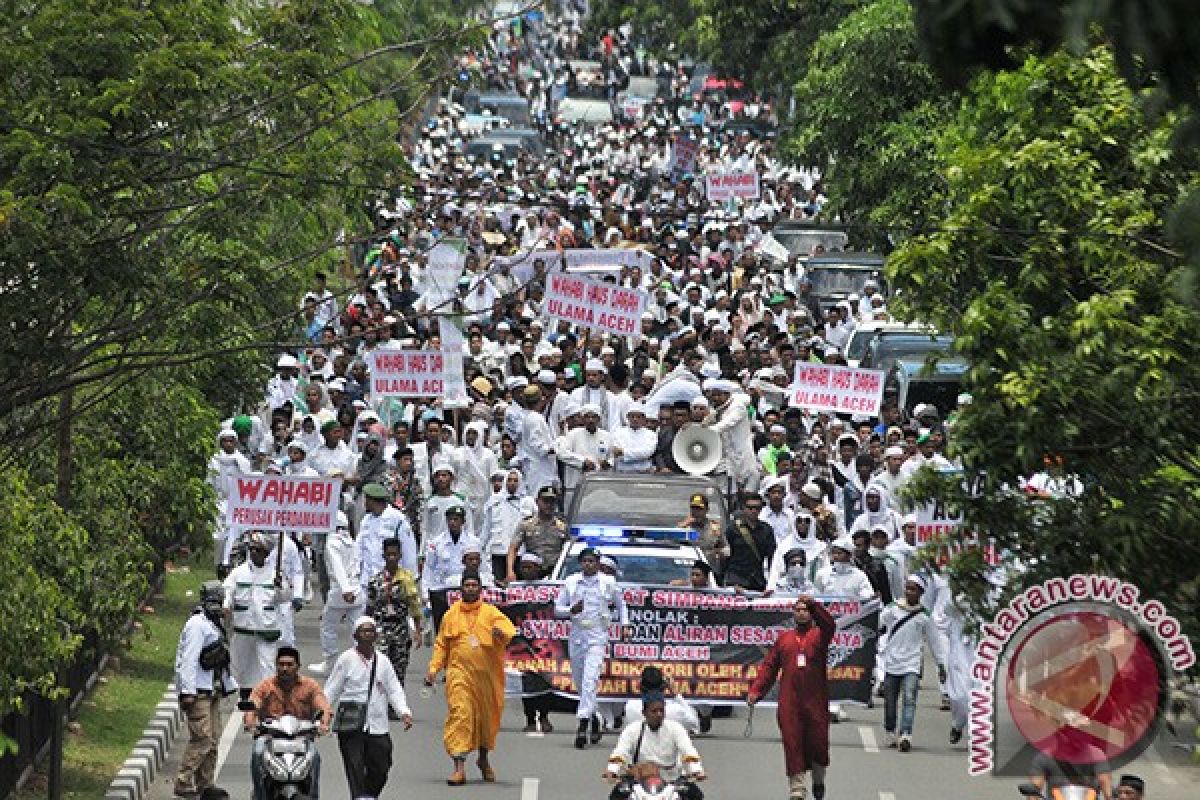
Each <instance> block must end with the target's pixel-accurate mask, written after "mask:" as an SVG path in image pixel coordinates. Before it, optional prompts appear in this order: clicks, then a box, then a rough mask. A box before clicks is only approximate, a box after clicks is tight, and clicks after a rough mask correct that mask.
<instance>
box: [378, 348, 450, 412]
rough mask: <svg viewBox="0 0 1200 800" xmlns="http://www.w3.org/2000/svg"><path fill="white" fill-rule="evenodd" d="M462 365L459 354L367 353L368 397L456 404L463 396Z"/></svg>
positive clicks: (420, 352) (437, 352) (434, 351)
mask: <svg viewBox="0 0 1200 800" xmlns="http://www.w3.org/2000/svg"><path fill="white" fill-rule="evenodd" d="M462 362H463V359H462V353H453V352H442V351H440V350H395V349H386V348H379V349H377V350H372V351H371V352H370V353H368V354H367V369H368V370H369V371H370V373H371V396H372V397H374V398H380V397H440V398H442V400H443V402H447V403H449V402H460V401H462V400H463V399H464V398H466V396H467V386H466V380H465V378H464V377H463V363H462ZM448 407H452V406H448Z"/></svg>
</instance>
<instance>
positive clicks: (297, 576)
mask: <svg viewBox="0 0 1200 800" xmlns="http://www.w3.org/2000/svg"><path fill="white" fill-rule="evenodd" d="M272 538H273V539H274V540H275V544H274V546H273V547H272V548H271V552H270V553H268V554H267V563H268V564H274V563H275V560H276V559H277V558H279V553H278V550H279V540H278V539H277V538H275V537H272ZM283 580H284V583H285V584H286V585H287V586H288V587H289V588H291V590H292V599H293V600H303V599H304V559H303V558H302V557H301V556H300V548H298V547H296V543H295V542H293V541H292V537H291V536H286V535H285V536H284V537H283Z"/></svg>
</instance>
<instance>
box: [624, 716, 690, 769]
mask: <svg viewBox="0 0 1200 800" xmlns="http://www.w3.org/2000/svg"><path fill="white" fill-rule="evenodd" d="M639 736H640V737H641V743H640V744H639V743H638V737H639ZM635 750H636V751H637V754H636V755H637V759H636V761H637V762H644V761H650V762H653V763H655V764H658V766H659V767H661V768H662V775H663V777H664V778H665V779H666V780H675V779H676V778H678V777H679V775H680V773H682V772H683V770H684V768H685V767H686V768H687V770H688V773H689V774H695V773H697V772H703V771H704V764H703V763H702V762H701V761H700V753H698V752H697V751H696V746H695V745H694V744H692V738H691V737H690V736H688V732H687V730H685V729H684V727H683V726H682V725H680V724H679V723H678V722H676V721H675V720H672V719H664V720H663V723H662V725H660V726H659V727H658V730H656V731H655V730H651V729H650V726H649V725H646V724H645V720H641V721H638V722H631V723H629V724H628V725H626V726H625V729H624V730H622V731H621V737H620V738H619V739H618V740H617V746H616V747H614V748H613V751H612V755H610V756H609V757H608V771H609V772H610V773H611V774H613V775H619V774H621V771H622V770H623V769H626V768H629V767H631V766H633V764H634V763H635V759H634V751H635Z"/></svg>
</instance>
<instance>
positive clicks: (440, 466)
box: [430, 460, 458, 475]
mask: <svg viewBox="0 0 1200 800" xmlns="http://www.w3.org/2000/svg"><path fill="white" fill-rule="evenodd" d="M430 472H431V474H433V473H438V472H449V473H450V474H451V475H456V474H458V473H457V472H456V471H455V469H454V465H453V464H451V463H450V462H449V461H441V460H439V461H436V462H434V464H433V469H432V470H430Z"/></svg>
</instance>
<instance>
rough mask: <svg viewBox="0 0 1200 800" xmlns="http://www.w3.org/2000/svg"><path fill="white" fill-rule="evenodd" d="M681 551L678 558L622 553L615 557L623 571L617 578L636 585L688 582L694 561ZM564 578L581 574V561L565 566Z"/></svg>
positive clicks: (572, 561) (616, 554)
mask: <svg viewBox="0 0 1200 800" xmlns="http://www.w3.org/2000/svg"><path fill="white" fill-rule="evenodd" d="M685 552H686V551H680V555H678V556H666V555H661V554H659V555H633V554H630V553H629V552H628V551H621V552H620V553H614V554H613V555H614V556H615V557H616V559H617V566H618V567H619V569H620V570H621V574H620V575H618V576H617V580H618V581H620V582H621V583H636V584H638V585H643V586H644V585H646V584H659V585H665V584H669V583H671V582H672V581H686V580H688V577H689V575H690V574H691V570H692V564H693V559H691V558H688V557H687V556H686V555H685V554H684V553H685ZM563 566H564V570H563V575H562V577H563V578H566V577H567V576H568V575H574V574H575V573H576V572H579V569H580V567H579V561H578V560H576V559H571V560H569V561H568V562H567V563H566V564H564V565H563Z"/></svg>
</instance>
